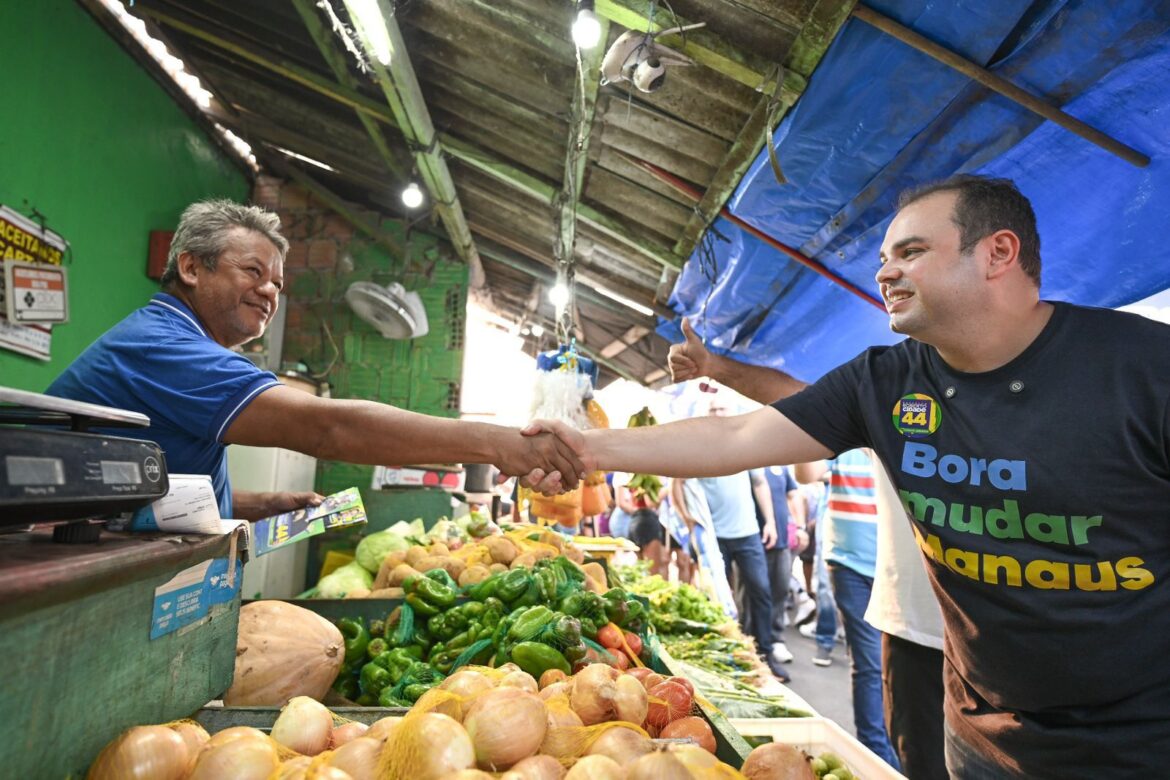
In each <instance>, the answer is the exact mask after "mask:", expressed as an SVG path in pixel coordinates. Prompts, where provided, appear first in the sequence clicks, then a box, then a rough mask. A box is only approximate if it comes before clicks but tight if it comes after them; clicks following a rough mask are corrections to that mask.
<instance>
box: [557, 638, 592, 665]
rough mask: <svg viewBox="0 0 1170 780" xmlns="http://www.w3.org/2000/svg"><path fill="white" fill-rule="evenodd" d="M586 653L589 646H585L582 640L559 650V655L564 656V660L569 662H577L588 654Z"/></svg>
mask: <svg viewBox="0 0 1170 780" xmlns="http://www.w3.org/2000/svg"><path fill="white" fill-rule="evenodd" d="M588 653H589V648H587V647H586V646H585V643H584V642H578V643H577V644H575V645H569V646H568V647H566V648H565V649H564V650H561V655H563V656H564V657H565V660H566V661H568V662H569V663H570V664H575V663H577V662H578V661H580V660H581V659H582V658H584V657H585V656H586V655H588Z"/></svg>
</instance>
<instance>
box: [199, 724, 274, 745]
mask: <svg viewBox="0 0 1170 780" xmlns="http://www.w3.org/2000/svg"><path fill="white" fill-rule="evenodd" d="M235 739H268V735H267V734H265V733H264V732H263V731H261V730H260V729H257V728H253V727H251V726H232V727H231V728H228V729H224V730H223V731H217V732H215V733H214V734H212V735H211V739H209V740H207V744H206V745H204V748H205V749H206V748H210V747H219V746H220V745H226V744H227V743H228V742H231V741H232V740H235Z"/></svg>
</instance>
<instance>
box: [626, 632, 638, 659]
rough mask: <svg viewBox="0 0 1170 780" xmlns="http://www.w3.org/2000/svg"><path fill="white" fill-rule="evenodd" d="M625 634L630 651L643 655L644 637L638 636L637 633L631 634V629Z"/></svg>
mask: <svg viewBox="0 0 1170 780" xmlns="http://www.w3.org/2000/svg"><path fill="white" fill-rule="evenodd" d="M624 636H625V638H626V644H627V645H629V647H630V652H631V653H633V654H634V655H641V654H642V637H640V636H638V635H637V634H631V633H630V632H629V631H627V632H626V633H625V634H624Z"/></svg>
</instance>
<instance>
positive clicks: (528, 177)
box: [439, 133, 683, 268]
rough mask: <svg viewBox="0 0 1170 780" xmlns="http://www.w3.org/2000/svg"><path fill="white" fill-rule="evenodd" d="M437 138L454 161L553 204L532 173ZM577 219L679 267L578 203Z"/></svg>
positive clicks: (550, 191)
mask: <svg viewBox="0 0 1170 780" xmlns="http://www.w3.org/2000/svg"><path fill="white" fill-rule="evenodd" d="M439 138H440V140H441V141H442V143H443V149H444V150H445V151H446V152H447V153H448V154H450V155H451V156H452V157H454V158H455V159H457V160H460V161H461V162H464V163H466V164H467V165H470V166H471V167H473V168H475V169H476V170H478V171H482V172H483V173H486V174H487V175H489V176H491V177H492V178H494V179H496V180H497V181H501V182H504V183H505V184H508V185H510V186H512V187H514V188H516V189H518V190H521V191H522V192H526V193H528V194H529V195H531V196H532V197H534V198H537V199H539V200H542V201H544V202H545V203H548V204H549V205H553V204H554V203H555V202H556V198H557V189H556V187H554V186H553V185H551V184H549V183H548V182H545V181H543V180H541V179H539V178H537V177H536V176H533V175H532V174H529V173H525V172H524V171H522V170H520V169H518V168H515V167H513V166H511V165H509V164H508V163H505V162H501V161H499V160H496V159H495V158H493V157H492V156H490V155H488V154H486V153H485V152H483V151H481V150H479V149H477V148H476V147H474V146H472V145H471V144H469V143H466V142H464V141H461V140H459V139H457V138H454V137H452V136H449V135H447V134H445V133H440V134H439ZM577 216H578V217H580V218H581V220H582V221H583V222H585V223H586V224H588V225H589V226H591V227H592V228H593V229H595V230H597V231H599V232H601V233H603V234H604V235H606V236H607V237H609V238H612V239H614V240H615V241H618V242H620V243H621V244H624V245H625V246H626V247H627V248H629V249H633V250H634V251H636V252H638V253H639V254H642V255H644V256H646V257H648V258H650V259H651V260H653V261H655V262H656V263H658V264H659V265H662V266H664V267H667V268H682V264H683V258H681V257H679V256H678V255H676V254H674V253H673V252H671V251H670V250H668V249H663V248H661V247H658V246H655V245H653V244H652V243H651V242H649V241H648V240H646V239H644V238H641V237H639V236H637V235H635V234H634V232H633V231H631V230H629V229H628V228H626V226H625V225H623V224H622V223H621V222H619V221H618V220H616V219H614V218H612V217H609V216H606V215H605V214H602V213H601V212H599V211H598V210H597V209H595V208H593V207H592V206H589V205H587V204H585V203H580V204H579V205H578V206H577Z"/></svg>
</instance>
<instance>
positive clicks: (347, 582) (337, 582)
mask: <svg viewBox="0 0 1170 780" xmlns="http://www.w3.org/2000/svg"><path fill="white" fill-rule="evenodd" d="M372 587H374V575H372V574H370V573H369V572H368V571H366V570H365V569H364V568H362V567H361V565H360V564H358V562H357V561H351V562H349V563H347V564H345V565H344V566H340V567H338V568H336V569H334V570H333V571H332V572H330V573H329V574H326V575H325V576H324V577H322V578H321V580H320V581H319V582H318V583H317V597H318V598H322V599H343V598H345V597H346V596H347V595H348V594H350V593H352V592H353V591H355V590H357V589H359V588H365V589H366V590H369V589H370V588H372Z"/></svg>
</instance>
